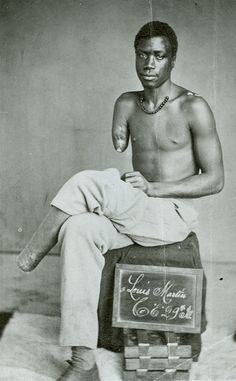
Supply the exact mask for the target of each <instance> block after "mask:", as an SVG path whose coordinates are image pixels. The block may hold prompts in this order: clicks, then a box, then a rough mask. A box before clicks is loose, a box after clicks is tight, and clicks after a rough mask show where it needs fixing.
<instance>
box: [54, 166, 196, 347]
mask: <svg viewBox="0 0 236 381" xmlns="http://www.w3.org/2000/svg"><path fill="white" fill-rule="evenodd" d="M51 205H52V206H54V207H56V208H58V209H60V210H62V211H63V212H66V213H68V214H69V215H70V217H69V218H68V219H67V221H66V222H65V223H64V224H63V226H62V228H61V230H60V233H59V243H60V250H61V269H62V290H61V335H60V344H61V345H62V346H86V347H90V348H96V346H97V338H98V320H97V307H98V300H99V293H100V282H101V273H102V269H103V266H104V256H103V254H105V253H106V252H107V251H108V250H110V249H117V248H120V247H124V246H128V245H131V244H133V242H136V243H138V244H140V245H142V246H157V245H163V244H170V243H173V242H178V241H182V240H183V239H185V238H186V237H187V235H188V234H189V233H190V232H191V231H192V230H193V229H194V227H195V225H196V219H197V213H196V211H195V210H194V209H193V208H192V207H191V206H189V205H188V204H187V203H185V202H184V201H181V200H178V199H166V198H157V197H156V198H153V197H148V196H147V195H146V194H145V193H144V192H142V191H141V190H139V189H135V188H133V187H132V186H131V185H130V184H127V183H125V182H124V181H122V180H121V179H120V174H119V171H118V170H117V169H114V168H110V169H107V170H104V171H90V170H87V171H82V172H80V173H78V174H76V175H75V176H73V177H72V178H71V179H70V180H69V181H67V182H66V183H65V184H64V186H63V187H62V188H61V189H60V191H59V192H58V194H57V195H56V197H55V198H54V199H53V201H52V203H51Z"/></svg>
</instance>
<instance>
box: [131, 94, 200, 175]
mask: <svg viewBox="0 0 236 381" xmlns="http://www.w3.org/2000/svg"><path fill="white" fill-rule="evenodd" d="M180 89H181V88H180ZM183 90H184V89H183ZM128 94H129V99H130V113H129V117H128V121H127V122H128V128H129V131H130V137H131V143H132V151H133V155H132V161H133V168H134V170H135V171H140V172H141V173H142V174H143V176H144V177H145V178H146V179H147V180H148V181H167V182H168V181H178V180H182V179H184V178H187V177H189V176H192V175H194V174H197V173H198V167H197V165H196V161H195V158H194V151H193V142H192V136H191V130H190V126H189V121H188V102H189V98H193V97H194V94H193V93H190V92H187V90H186V91H182V92H180V94H179V95H178V96H177V97H175V98H174V99H172V100H169V101H168V102H167V103H166V105H165V106H164V107H163V108H162V109H161V110H160V111H159V112H157V113H156V114H146V113H145V112H144V111H143V110H141V108H140V106H139V104H138V96H139V93H138V92H132V93H128ZM190 101H191V100H190Z"/></svg>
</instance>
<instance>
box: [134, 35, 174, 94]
mask: <svg viewBox="0 0 236 381" xmlns="http://www.w3.org/2000/svg"><path fill="white" fill-rule="evenodd" d="M135 53H136V71H137V75H138V77H139V79H140V81H141V82H142V85H143V87H144V88H145V87H146V88H158V87H159V86H161V85H162V84H163V83H164V82H165V81H166V80H167V79H169V78H170V73H171V70H172V69H173V67H174V62H175V59H174V57H171V46H170V43H169V40H168V39H167V38H166V37H164V36H163V37H161V36H160V37H151V38H143V39H141V40H140V41H139V43H138V46H137V48H136V52H135Z"/></svg>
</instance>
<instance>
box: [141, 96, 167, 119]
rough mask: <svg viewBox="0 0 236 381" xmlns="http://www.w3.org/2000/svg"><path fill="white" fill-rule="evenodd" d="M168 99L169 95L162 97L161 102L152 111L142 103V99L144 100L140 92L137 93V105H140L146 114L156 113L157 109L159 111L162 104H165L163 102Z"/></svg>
mask: <svg viewBox="0 0 236 381" xmlns="http://www.w3.org/2000/svg"><path fill="white" fill-rule="evenodd" d="M168 100H169V97H168V96H166V97H165V98H164V99H163V101H162V102H161V104H159V106H157V107H156V108H155V109H154V110H153V111H148V110H147V109H146V108H145V106H144V104H143V101H144V98H143V95H142V94H140V95H139V106H140V108H141V110H143V112H145V113H146V114H156V113H157V112H158V111H160V110H161V109H162V107H163V106H165V104H166V103H167V102H168Z"/></svg>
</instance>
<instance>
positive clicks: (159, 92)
mask: <svg viewBox="0 0 236 381" xmlns="http://www.w3.org/2000/svg"><path fill="white" fill-rule="evenodd" d="M171 88H172V82H171V80H170V79H168V80H167V81H165V82H164V83H163V84H162V85H161V86H159V87H157V88H154V89H150V88H144V100H145V102H146V103H148V104H150V105H153V106H156V105H158V104H159V103H161V102H162V101H163V99H164V98H165V97H166V96H168V97H170V93H171Z"/></svg>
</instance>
